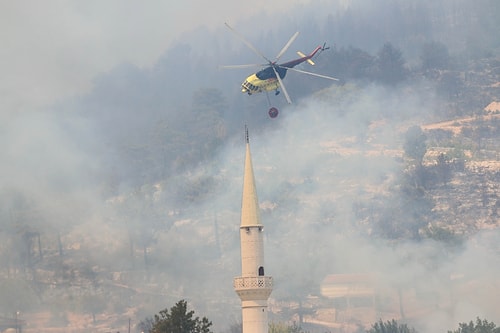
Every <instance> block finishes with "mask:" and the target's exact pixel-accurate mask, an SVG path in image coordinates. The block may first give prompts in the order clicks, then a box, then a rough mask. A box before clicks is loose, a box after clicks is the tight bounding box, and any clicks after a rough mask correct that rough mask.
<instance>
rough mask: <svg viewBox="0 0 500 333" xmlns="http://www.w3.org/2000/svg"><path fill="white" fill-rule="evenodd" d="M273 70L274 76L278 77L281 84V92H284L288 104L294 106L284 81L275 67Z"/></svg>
mask: <svg viewBox="0 0 500 333" xmlns="http://www.w3.org/2000/svg"><path fill="white" fill-rule="evenodd" d="M271 68H272V69H273V71H274V74H275V75H276V78H277V79H278V82H279V83H280V86H281V90H283V94H285V98H286V101H287V102H288V104H292V100H291V99H290V96H289V95H288V92H287V91H286V88H285V85H284V84H283V81H282V80H281V78H280V75H279V74H278V72H277V71H276V68H274V66H272V67H271Z"/></svg>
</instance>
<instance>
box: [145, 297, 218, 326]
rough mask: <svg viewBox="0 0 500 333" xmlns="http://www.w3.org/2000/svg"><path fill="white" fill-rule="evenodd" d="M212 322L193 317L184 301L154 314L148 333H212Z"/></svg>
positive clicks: (192, 312)
mask: <svg viewBox="0 0 500 333" xmlns="http://www.w3.org/2000/svg"><path fill="white" fill-rule="evenodd" d="M211 326H212V322H211V321H210V320H208V319H207V318H206V317H203V318H201V319H200V318H199V317H195V316H194V311H193V310H191V311H188V310H187V302H186V301H185V300H180V301H178V302H177V303H176V304H175V305H174V306H173V307H171V308H170V311H169V310H168V309H165V310H162V311H160V312H159V314H155V316H154V320H153V323H152V327H151V329H150V331H149V333H160V332H161V333H212V331H211V330H210V327H211Z"/></svg>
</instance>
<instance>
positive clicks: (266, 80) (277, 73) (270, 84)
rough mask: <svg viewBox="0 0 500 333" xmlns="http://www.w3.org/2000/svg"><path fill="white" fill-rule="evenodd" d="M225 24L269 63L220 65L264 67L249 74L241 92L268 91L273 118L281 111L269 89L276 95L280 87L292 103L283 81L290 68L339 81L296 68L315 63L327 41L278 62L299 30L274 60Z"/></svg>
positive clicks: (251, 93)
mask: <svg viewBox="0 0 500 333" xmlns="http://www.w3.org/2000/svg"><path fill="white" fill-rule="evenodd" d="M225 25H226V26H227V27H228V28H229V30H231V31H232V32H233V33H234V34H235V35H236V36H237V37H238V38H239V39H240V40H241V41H242V42H243V43H244V44H245V45H246V46H247V47H248V48H249V49H250V50H252V51H253V52H254V53H255V54H256V55H258V56H259V57H261V58H262V59H264V60H265V61H266V62H267V63H265V64H245V65H227V66H220V67H221V68H249V67H264V68H263V69H261V70H259V71H258V72H256V73H254V74H251V75H249V76H248V77H247V78H246V79H245V81H243V83H242V84H241V92H242V93H246V94H248V95H253V94H255V93H260V92H266V96H267V100H268V103H269V106H270V108H269V111H268V113H269V116H270V117H271V118H276V117H277V116H278V114H279V111H278V109H277V108H276V107H274V106H271V101H270V99H269V95H268V92H269V91H274V92H275V95H278V94H279V93H280V91H279V89H280V88H281V90H282V91H283V95H285V99H286V101H287V102H288V104H292V100H291V99H290V95H289V94H288V92H287V90H286V88H285V85H284V83H283V79H284V78H285V76H286V73H287V71H288V70H291V71H294V72H298V73H302V74H307V75H312V76H316V77H320V78H324V79H328V80H332V81H339V79H337V78H334V77H330V76H326V75H321V74H316V73H311V72H307V71H303V70H300V69H297V68H294V67H295V66H297V65H299V64H301V63H303V62H307V63H309V64H310V65H314V62H313V61H312V58H313V57H314V56H317V55H319V53H321V52H323V51H325V50H328V49H329V47H327V46H326V43H324V44H323V45H320V46H317V47H316V48H315V49H314V50H313V51H312V52H311V53H310V54H308V55H305V54H304V53H302V52H300V51H298V52H297V54H298V55H299V57H300V58H297V59H295V60H291V61H288V62H285V63H281V64H278V61H279V59H280V58H281V56H282V55H283V54H284V53H285V52H286V51H287V50H288V48H289V47H290V45H292V43H293V42H294V41H295V39H296V38H297V36H298V35H299V32H298V31H297V32H296V33H295V34H294V35H293V36H292V37H291V38H290V39H289V40H288V42H287V43H286V44H285V46H284V47H283V48H282V49H281V51H280V52H279V53H278V55H277V56H276V57H275V59H274V61H271V60H270V59H268V58H267V57H266V56H264V55H263V54H262V52H260V51H259V50H258V49H257V48H256V47H255V46H253V45H252V43H250V42H249V41H248V40H247V39H246V38H245V37H243V35H241V34H240V33H239V32H237V31H236V30H234V29H233V28H232V27H231V26H230V25H229V24H227V23H225Z"/></svg>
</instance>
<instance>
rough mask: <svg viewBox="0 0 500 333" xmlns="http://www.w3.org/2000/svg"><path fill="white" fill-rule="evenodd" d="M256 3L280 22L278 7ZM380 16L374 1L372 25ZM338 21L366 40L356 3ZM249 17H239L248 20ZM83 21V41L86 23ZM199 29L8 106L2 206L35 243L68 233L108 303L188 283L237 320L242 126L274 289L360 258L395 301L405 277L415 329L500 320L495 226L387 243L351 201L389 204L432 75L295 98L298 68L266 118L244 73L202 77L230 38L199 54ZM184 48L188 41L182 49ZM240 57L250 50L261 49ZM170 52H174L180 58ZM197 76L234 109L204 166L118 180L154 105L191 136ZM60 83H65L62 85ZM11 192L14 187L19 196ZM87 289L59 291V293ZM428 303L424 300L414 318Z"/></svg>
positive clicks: (191, 291)
mask: <svg viewBox="0 0 500 333" xmlns="http://www.w3.org/2000/svg"><path fill="white" fill-rule="evenodd" d="M375 7H376V6H375ZM342 8H344V6H342ZM372 9H373V8H372ZM108 10H109V8H108ZM308 10H310V11H311V12H313V11H314V9H313V8H312V9H308ZM366 10H368V8H366ZM311 12H309V11H308V12H307V13H309V14H310V13H311ZM332 12H333V9H332ZM352 13H353V12H352ZM323 14H325V13H322V15H323ZM353 15H354V14H353ZM377 15H378V14H377ZM380 15H382V14H380ZM354 16H355V15H354ZM368 16H369V15H368ZM382 16H383V15H382ZM263 17H264V18H265V17H267V18H268V21H267V22H273V24H274V23H275V22H276V21H274V20H273V19H274V16H272V15H270V16H261V17H260V19H262V18H263ZM363 18H364V19H367V17H366V16H365V17H363ZM286 20H287V21H288V18H286ZM314 21H316V22H320V20H318V19H314ZM380 21H382V20H381V19H380V17H379V16H376V17H375V16H374V17H373V22H371V23H373V24H374V22H380ZM388 21H390V20H388ZM304 22H310V21H307V20H304ZM343 22H344V23H343V24H344V25H335V26H333V27H332V29H333V28H339V29H338V30H335V31H333V32H332V35H333V37H335V38H333V39H334V40H336V41H337V42H338V43H340V44H341V45H340V46H342V45H348V44H349V43H351V42H352V43H354V44H357V45H363V43H365V42H366V41H365V39H366V35H365V32H366V30H365V29H364V28H363V29H357V31H356V33H355V34H354V32H353V33H352V34H351V33H350V29H347V27H350V28H352V27H353V25H354V26H355V27H359V25H357V23H359V18H358V21H353V22H351V24H348V23H347V22H346V21H345V20H344V21H343ZM364 22H365V23H364V24H366V26H368V27H369V26H370V25H369V24H368V23H370V22H368V20H365V21H364ZM255 25H256V24H255V22H252V24H251V25H248V27H247V28H246V29H248V30H253V31H254V32H253V33H257V29H255ZM296 25H297V26H302V23H300V22H298V23H297V22H296ZM318 25H319V24H318ZM134 26H135V25H134ZM304 26H306V24H305V23H304ZM309 26H311V27H313V26H314V27H315V28H317V30H325V29H326V28H325V29H321V28H320V27H318V26H315V25H307V27H309ZM366 26H365V25H364V27H366ZM340 28H342V29H340ZM344 28H345V29H344ZM95 29H96V30H92V31H93V32H94V34H96V35H97V34H98V33H97V32H96V31H99V29H98V28H95ZM116 29H118V30H119V28H116ZM277 29H278V30H275V31H274V33H271V34H269V36H267V37H266V38H262V40H264V42H265V43H264V44H266V45H263V46H262V48H263V49H264V50H266V51H267V50H270V52H272V51H277V49H279V47H278V48H277V47H276V45H279V46H281V44H280V43H281V42H282V41H285V40H287V38H289V35H290V28H289V27H288V26H287V28H286V29H284V28H283V29H282V30H283V31H282V30H280V29H279V28H278V27H277ZM307 29H309V28H307ZM307 29H306V30H307ZM387 29H388V28H387ZM83 30H85V29H83ZM313 30H314V29H313V28H311V31H304V32H303V34H301V38H302V37H304V38H303V39H302V40H309V39H310V40H314V41H316V39H317V38H319V37H318V36H319V34H317V32H318V31H313ZM402 30H403V29H401V31H402ZM92 31H91V32H92ZM346 31H347V32H346ZM243 32H245V33H246V32H247V31H243ZM292 32H293V29H292ZM218 33H222V31H219V32H218ZM223 33H224V34H226V35H230V34H229V33H228V32H227V31H224V32H223ZM323 33H324V34H326V35H327V31H324V32H323ZM85 36H86V37H85V38H84V39H83V40H87V38H90V37H88V35H85ZM200 36H203V38H201V37H200V39H203V41H204V43H200V44H199V45H198V46H196V43H193V44H194V45H193V44H189V45H188V46H190V48H186V47H185V46H186V45H185V44H180V45H178V46H176V47H175V48H174V49H171V50H168V51H167V52H166V53H165V56H164V57H160V60H159V61H158V63H157V64H156V66H154V67H153V68H152V69H151V70H144V69H140V68H138V67H135V66H122V67H117V68H116V69H115V71H114V72H110V73H108V74H106V75H103V76H101V77H100V79H96V80H95V81H94V91H92V92H91V93H90V94H89V95H88V96H85V97H83V98H75V99H72V100H71V101H68V102H66V103H62V105H56V106H54V107H53V108H51V110H49V111H48V110H45V111H37V112H23V113H22V114H16V113H2V115H1V120H2V121H1V123H0V148H1V150H2V152H3V154H2V156H1V157H0V172H1V174H2V175H5V176H4V177H2V179H1V180H0V189H1V191H2V198H4V199H5V200H3V203H2V206H1V207H2V218H3V219H4V220H5V221H8V222H9V223H10V224H14V225H15V224H16V223H18V224H23V225H27V226H29V228H28V229H30V230H36V231H38V232H40V233H41V234H42V240H43V241H45V240H48V242H51V243H50V245H48V247H49V248H50V251H49V252H51V253H54V248H55V247H56V245H55V242H54V239H55V237H56V236H55V234H56V233H57V232H61V233H62V235H63V239H62V243H63V245H62V246H63V247H64V250H65V251H67V252H71V254H75V253H78V251H77V250H81V252H79V253H83V255H82V256H81V257H79V259H78V260H79V262H78V263H77V264H75V266H78V265H80V267H78V268H79V269H80V270H81V268H82V267H81V266H82V265H84V264H85V265H87V266H88V267H90V270H92V269H95V272H97V273H98V274H101V275H99V278H97V279H95V280H94V281H93V282H97V284H99V283H101V284H100V288H102V289H100V290H106V291H105V292H106V293H107V294H106V295H111V296H110V299H112V300H113V303H115V304H123V307H128V308H129V309H132V310H130V311H131V312H132V313H134V315H136V317H137V320H140V319H142V318H143V317H145V316H151V315H152V314H153V313H156V312H158V311H159V310H161V309H164V308H166V307H170V306H171V305H173V304H174V303H175V302H176V301H178V300H179V299H181V298H185V299H187V300H188V301H189V302H190V304H192V305H193V307H194V309H195V311H196V313H197V315H201V316H207V317H208V318H209V319H211V320H213V321H214V324H215V327H216V330H219V331H220V330H224V329H226V328H227V327H229V326H230V325H231V324H233V323H234V322H235V321H236V322H237V321H239V318H240V308H239V305H240V304H239V299H238V297H237V296H236V294H234V292H233V289H232V278H233V277H234V276H237V275H239V274H240V270H239V263H240V258H239V239H238V237H239V236H238V235H239V233H238V227H239V223H240V220H239V209H240V204H241V190H242V175H243V159H244V133H243V131H244V125H245V124H249V125H250V143H251V149H252V156H253V164H254V168H255V176H256V182H257V191H258V193H259V199H260V204H261V208H262V215H261V216H262V223H263V224H264V226H265V234H266V243H265V252H266V261H267V267H266V273H267V274H269V275H271V276H273V277H274V279H275V282H276V283H275V290H274V292H273V294H272V298H273V300H283V299H287V300H290V299H291V300H296V299H298V298H301V299H305V298H306V297H307V296H308V295H317V294H319V292H320V291H319V286H320V283H321V281H322V279H323V278H324V277H325V276H326V275H328V274H333V273H339V274H340V273H364V274H370V275H375V276H377V287H378V288H379V289H380V290H384V291H386V292H387V293H388V294H390V295H394V294H396V298H397V292H398V290H400V291H401V293H402V298H403V300H404V305H403V306H404V309H405V313H406V315H407V317H408V318H418V319H417V320H416V321H415V323H414V325H415V327H416V328H418V329H419V330H420V331H422V332H427V331H428V332H438V331H441V332H442V331H445V330H447V329H451V328H452V327H455V326H456V323H458V322H460V321H468V320H471V319H474V318H475V317H477V316H480V317H484V318H487V319H489V320H490V321H496V322H498V321H499V317H500V314H499V312H498V309H500V304H499V301H498V297H496V293H495V292H496V290H498V287H499V286H498V282H497V279H495V277H497V276H498V275H499V273H500V272H499V269H498V267H500V265H499V263H498V245H496V243H495V240H498V236H499V234H498V230H490V231H482V232H480V233H478V234H477V235H476V236H475V237H473V238H472V239H470V240H468V241H466V242H465V243H464V244H463V246H462V247H461V248H449V247H448V246H446V245H445V244H442V243H440V242H436V241H431V240H427V241H419V242H417V241H399V242H394V241H388V240H386V239H383V238H380V237H378V236H376V235H375V234H374V233H373V230H372V229H373V226H370V225H369V224H368V223H367V221H366V220H365V219H362V218H360V217H359V215H357V214H356V207H358V206H360V205H361V206H363V205H364V206H370V205H371V204H373V205H375V204H376V206H377V207H392V206H391V204H393V202H392V201H393V200H392V199H393V198H394V197H393V196H394V193H395V186H394V182H395V178H397V174H398V172H400V170H401V168H402V167H403V166H402V162H401V156H402V148H401V147H402V142H403V135H402V134H403V133H404V132H405V131H406V129H407V128H408V127H410V126H411V125H415V124H417V125H420V124H423V123H425V122H427V121H430V120H432V119H434V117H436V114H437V113H439V102H438V101H437V98H436V96H435V95H434V94H433V93H432V92H431V91H430V90H429V86H428V83H426V82H411V83H408V84H406V85H404V86H400V87H391V88H387V87H382V86H378V85H362V84H358V83H356V82H354V83H347V84H345V85H343V86H338V85H333V86H331V87H328V88H325V89H323V90H321V91H317V92H316V93H315V94H314V95H313V96H309V97H306V98H300V95H298V94H297V95H296V94H295V93H294V92H299V93H300V83H301V82H303V81H299V83H297V84H296V85H294V84H293V83H292V81H293V80H295V79H298V80H300V78H294V77H292V76H290V77H287V80H288V79H290V82H291V83H290V89H289V90H290V92H291V93H292V99H293V100H294V103H295V104H293V105H291V106H280V105H282V104H280V103H281V102H280V98H281V97H282V96H277V97H274V96H272V101H273V103H276V104H277V105H278V106H279V107H280V116H279V117H278V118H277V119H274V120H271V119H267V118H266V117H267V105H266V103H265V102H266V100H265V97H264V96H251V97H248V96H237V97H235V96H234V95H233V94H232V92H235V93H238V94H239V91H238V89H237V85H238V84H239V83H240V81H239V74H228V75H227V76H226V74H220V73H219V74H218V75H217V77H216V79H214V76H212V75H211V74H206V73H213V71H212V70H207V69H206V67H211V66H212V65H213V67H215V66H216V65H219V64H221V62H222V64H224V62H223V61H226V60H227V61H228V63H230V60H231V59H230V58H231V57H230V56H229V55H228V54H226V53H229V51H228V47H227V45H228V44H229V45H232V44H231V43H232V41H231V42H221V44H220V49H217V50H215V51H214V50H211V51H210V52H213V54H212V53H210V54H211V56H201V57H200V56H199V54H200V53H201V54H203V53H204V52H205V50H206V49H207V48H208V47H209V46H210V45H211V44H212V43H211V42H212V40H210V38H209V37H210V34H207V33H206V31H205V32H203V34H201V33H200ZM353 36H354V37H356V38H352V37H353ZM186 37H189V36H188V35H187V36H186ZM218 37H219V35H217V38H215V37H214V38H213V41H215V42H217V41H219V39H218ZM252 37H253V35H252ZM313 37H314V38H313ZM321 37H323V36H321ZM337 37H338V38H337ZM383 37H384V36H383V34H382V33H381V34H380V35H377V38H378V39H377V41H374V40H372V41H371V43H370V47H371V46H373V45H372V44H376V47H378V46H380V44H379V43H378V41H383V39H384V38H383ZM228 38H231V37H228ZM146 39H147V38H146ZM187 39H188V38H186V40H187ZM320 41H322V39H320ZM121 43H123V41H122V42H121ZM83 44H85V43H83ZM102 44H105V43H104V42H102ZM207 44H208V45H207ZM304 44H305V43H304ZM121 45H122V44H121ZM102 47H103V46H102ZM57 48H58V47H57V45H56V46H54V49H57ZM214 48H215V47H214ZM259 48H260V44H259ZM137 49H139V47H137ZM188 49H189V50H188ZM229 49H230V48H229ZM191 50H193V51H192V53H193V54H195V55H192V54H191V53H190V55H189V56H188V55H187V53H188V51H189V52H191ZM247 51H248V50H245V51H240V53H243V54H244V56H243V58H244V57H247V56H248V54H249V53H250V56H253V55H252V54H251V52H247ZM94 56H95V55H94ZM136 56H137V57H138V56H139V55H138V54H136ZM220 56H223V57H224V58H217V57H220ZM250 56H248V60H249V61H250V62H251V61H254V58H250ZM96 57H97V56H96ZM183 57H184V58H183ZM213 58H217V59H213ZM235 58H237V59H238V60H240V59H241V57H240V55H238V56H237V57H236V56H235ZM92 59H94V60H93V61H95V58H93V57H92ZM134 59H135V58H134ZM179 59H181V60H183V59H184V60H185V62H184V64H183V66H180V65H179V63H178V62H177V61H176V60H179ZM244 59H245V60H246V59H247V58H244ZM191 60H194V61H193V62H191ZM136 61H137V62H140V61H139V60H137V59H136ZM191 65H192V66H191ZM89 66H90V67H92V66H91V64H90V65H89ZM103 66H104V67H106V66H108V62H106V64H105V65H103ZM196 66H197V67H196ZM99 68H100V69H102V68H103V67H99ZM205 70H206V73H205ZM169 71H170V72H169ZM169 73H173V74H174V75H172V76H169V75H167V74H169ZM44 76H48V75H44ZM243 76H244V74H243ZM228 77H230V78H231V80H228V79H227V78H228ZM234 78H237V79H234ZM233 79H234V80H233ZM172 82H174V83H172ZM200 82H201V83H200ZM286 82H288V81H286ZM233 84H236V89H234V85H233ZM200 85H208V86H210V87H212V88H213V87H217V88H220V89H221V90H222V91H224V94H225V95H226V96H229V99H230V100H231V102H233V104H231V106H232V107H234V108H233V109H231V110H228V111H227V112H231V114H229V115H227V114H226V118H231V121H228V122H227V123H226V125H227V126H230V128H227V131H228V133H230V135H229V136H228V137H227V138H225V142H224V145H223V146H221V147H218V150H217V152H216V153H214V155H213V156H210V158H208V159H205V160H202V163H201V164H200V165H193V164H188V163H185V164H182V161H181V162H178V160H176V161H175V162H176V163H177V162H178V163H179V165H181V167H178V168H176V169H175V173H173V174H167V175H166V176H165V177H164V178H163V179H161V180H159V181H158V182H156V183H148V182H144V183H142V184H138V182H137V181H136V179H134V181H130V182H128V180H127V176H128V175H129V174H131V173H133V172H137V173H141V172H144V170H146V167H147V166H148V163H150V160H149V159H148V158H144V159H143V156H144V155H146V153H144V151H146V150H147V149H146V148H144V146H147V144H148V143H150V141H148V140H149V138H150V136H151V131H150V130H151V128H154V127H153V125H155V124H158V123H159V122H160V120H161V121H166V123H167V125H166V126H167V127H168V126H170V127H169V128H168V130H169V131H173V130H175V131H177V132H175V133H179V137H181V135H184V136H183V137H182V138H187V139H186V140H184V141H181V143H184V142H185V141H189V140H188V139H189V138H190V136H191V135H192V128H191V127H189V123H187V122H185V121H184V118H183V117H184V115H185V108H187V105H190V101H189V100H187V99H188V97H187V98H182V99H175V97H176V95H178V96H189V95H190V93H191V90H190V89H193V86H194V87H195V88H197V87H199V86H200ZM55 86H56V88H54V89H55V90H58V89H59V88H57V87H59V86H60V83H59V82H58V83H57V84H56V85H55ZM297 87H299V88H297ZM42 95H44V96H48V95H51V94H42ZM18 100H19V98H17V99H16V101H18ZM50 100H51V101H52V100H53V98H50ZM234 101H237V102H238V104H237V103H234ZM240 102H241V103H240ZM15 104H16V103H15V102H12V103H10V102H9V104H6V105H7V106H10V105H15ZM34 104H44V103H39V101H37V100H36V101H34ZM256 119H257V120H256ZM263 119H265V122H264V123H263V122H261V120H263ZM152 124H153V125H152ZM240 131H241V135H238V134H237V135H235V136H233V135H232V133H239V132H240ZM110 138H111V139H110ZM145 138H148V139H145ZM155 139H158V140H163V139H164V138H163V137H158V138H155ZM113 140H115V141H114V142H113ZM116 142H119V143H120V144H121V145H117V144H116ZM169 144H172V143H171V142H169ZM124 147H125V148H133V149H135V150H133V149H131V150H133V152H134V153H136V152H138V153H137V155H133V156H132V157H133V158H134V159H127V158H126V157H124V154H123V151H122V150H121V149H124ZM183 147H184V146H183ZM159 154H160V152H155V154H151V155H154V157H158V156H157V155H159ZM131 155H132V154H131ZM146 156H147V155H146ZM127 157H130V156H127ZM168 162H172V161H171V160H168ZM131 164H134V165H133V166H131ZM110 165H112V166H110ZM182 166H184V168H183V167H182ZM172 169H174V168H172ZM124 170H126V171H124ZM130 170H132V171H130ZM127 172H128V173H127ZM124 175H125V176H124ZM134 176H135V177H137V178H140V177H139V176H138V175H137V174H134ZM141 176H142V174H141ZM18 194H20V196H22V197H24V201H23V200H18V201H16V200H14V198H16V197H17V195H18ZM19 202H22V204H21V203H19ZM26 211H30V212H36V214H35V215H31V216H30V219H24V220H21V219H17V220H16V217H18V216H20V214H17V215H16V214H13V213H12V212H14V213H15V212H26ZM20 221H22V222H20ZM404 222H405V221H402V223H403V225H404ZM75 260H76V259H75ZM82 263H84V264H82ZM72 264H73V263H72ZM19 266H22V265H21V264H19ZM103 281H105V282H106V283H104V282H103ZM123 285H129V286H130V288H129V289H127V292H129V293H130V294H127V292H125V291H123V289H113V288H122V287H123ZM106 288H108V289H106ZM95 289H99V288H95ZM88 290H91V291H92V290H94V289H92V288H89V289H88ZM88 290H86V289H85V290H83V291H82V290H78V291H75V290H74V289H71V288H68V289H67V293H68V294H72V295H79V294H80V293H84V292H88ZM116 290H119V291H118V292H117V291H116ZM131 290H133V291H134V292H132V291H131ZM422 299H424V300H425V301H421V300H422ZM415 300H420V302H417V301H415ZM60 302H62V303H64V300H63V301H60ZM68 302H69V301H68ZM412 302H413V303H412ZM66 305H67V304H66ZM422 308H423V309H424V310H425V311H423V313H424V314H423V315H419V316H417V315H415V316H414V314H415V312H417V311H416V310H419V311H420V310H421V309H422ZM415 309H416V310H415ZM121 310H123V309H121ZM414 310H415V311H414ZM429 310H431V311H429ZM117 312H118V311H117ZM123 312H125V311H123Z"/></svg>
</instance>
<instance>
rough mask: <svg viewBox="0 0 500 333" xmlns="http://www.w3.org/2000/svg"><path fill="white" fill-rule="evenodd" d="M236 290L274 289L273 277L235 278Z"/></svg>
mask: <svg viewBox="0 0 500 333" xmlns="http://www.w3.org/2000/svg"><path fill="white" fill-rule="evenodd" d="M233 285H234V289H236V290H246V289H248V290H254V289H272V288H273V278H272V276H241V277H236V278H234V281H233Z"/></svg>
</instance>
